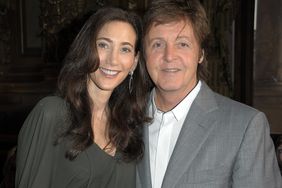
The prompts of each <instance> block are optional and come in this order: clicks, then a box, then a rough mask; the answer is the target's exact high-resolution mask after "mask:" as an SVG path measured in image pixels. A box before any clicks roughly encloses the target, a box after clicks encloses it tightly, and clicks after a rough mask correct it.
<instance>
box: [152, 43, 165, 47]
mask: <svg viewBox="0 0 282 188" xmlns="http://www.w3.org/2000/svg"><path fill="white" fill-rule="evenodd" d="M162 46H163V44H162V43H161V42H155V43H153V45H152V47H153V48H161V47H162Z"/></svg>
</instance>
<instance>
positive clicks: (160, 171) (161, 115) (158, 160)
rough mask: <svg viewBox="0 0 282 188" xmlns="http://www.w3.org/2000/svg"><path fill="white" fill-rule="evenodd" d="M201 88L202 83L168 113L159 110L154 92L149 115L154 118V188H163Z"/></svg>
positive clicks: (151, 141)
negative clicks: (179, 136) (167, 169)
mask: <svg viewBox="0 0 282 188" xmlns="http://www.w3.org/2000/svg"><path fill="white" fill-rule="evenodd" d="M200 88H201V81H199V82H198V83H197V85H196V87H195V88H194V89H193V90H192V91H191V92H190V93H189V94H188V95H187V96H186V97H185V98H184V99H183V100H182V101H181V102H180V103H179V104H177V105H176V106H175V107H174V108H173V109H172V110H170V111H168V112H162V111H160V110H158V109H157V107H156V105H155V101H154V96H155V90H153V91H152V94H151V104H150V107H149V113H150V115H151V117H153V122H152V124H151V125H150V126H149V152H150V169H151V180H152V188H161V185H162V182H163V178H164V175H165V172H166V168H167V165H168V162H169V159H170V156H171V154H172V152H173V149H174V146H175V143H176V141H177V138H178V135H179V133H180V130H181V128H182V125H183V123H184V120H185V118H186V115H187V113H188V111H189V110H190V107H191V104H192V103H193V101H194V99H195V98H196V96H197V95H198V93H199V91H200Z"/></svg>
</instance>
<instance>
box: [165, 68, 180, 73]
mask: <svg viewBox="0 0 282 188" xmlns="http://www.w3.org/2000/svg"><path fill="white" fill-rule="evenodd" d="M164 71H165V72H176V71H178V69H164Z"/></svg>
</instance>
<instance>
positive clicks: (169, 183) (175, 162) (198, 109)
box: [146, 82, 217, 188]
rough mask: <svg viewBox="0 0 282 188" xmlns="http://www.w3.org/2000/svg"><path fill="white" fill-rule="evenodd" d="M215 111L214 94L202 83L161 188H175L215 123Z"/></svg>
mask: <svg viewBox="0 0 282 188" xmlns="http://www.w3.org/2000/svg"><path fill="white" fill-rule="evenodd" d="M216 109H217V103H216V101H215V99H214V93H213V92H212V91H211V90H210V89H209V87H208V86H207V85H206V84H205V83H204V82H202V87H201V90H200V92H199V94H198V96H197V97H196V98H195V100H194V102H193V104H192V106H191V108H190V111H189V113H188V114H187V117H186V119H185V121H184V124H183V127H182V130H181V132H180V135H179V137H178V140H177V143H176V145H175V148H174V151H173V153H172V155H171V158H170V161H169V164H168V167H167V170H166V174H165V177H164V180H163V184H162V188H171V187H175V184H176V183H177V182H178V181H179V179H180V178H181V176H182V174H183V173H185V172H186V171H187V169H188V168H189V166H190V165H191V162H192V161H193V159H194V158H195V156H196V155H197V153H198V152H199V150H200V148H201V146H202V144H204V142H205V141H206V139H207V137H208V135H209V134H210V132H211V130H212V128H213V125H214V124H215V122H216V119H215V116H214V115H212V114H213V113H212V112H214V110H216ZM146 155H147V154H146Z"/></svg>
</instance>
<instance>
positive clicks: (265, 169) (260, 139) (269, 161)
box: [232, 112, 282, 188]
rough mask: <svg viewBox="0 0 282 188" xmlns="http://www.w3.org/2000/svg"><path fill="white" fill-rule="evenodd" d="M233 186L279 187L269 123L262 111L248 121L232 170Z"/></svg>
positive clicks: (281, 182) (281, 179) (279, 179)
mask: <svg viewBox="0 0 282 188" xmlns="http://www.w3.org/2000/svg"><path fill="white" fill-rule="evenodd" d="M232 187H233V188H241V187H256V188H266V187H268V188H281V187H282V178H281V175H280V172H279V168H278V163H277V159H276V155H275V149H274V145H273V142H272V140H271V137H270V131H269V124H268V121H267V119H266V117H265V115H264V114H263V113H261V112H260V113H258V114H257V115H256V116H255V117H254V118H253V119H252V120H251V122H250V123H249V126H248V128H247V130H246V132H245V136H244V140H243V142H242V144H241V148H240V151H239V154H238V156H237V160H236V163H235V166H234V171H233V185H232Z"/></svg>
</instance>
